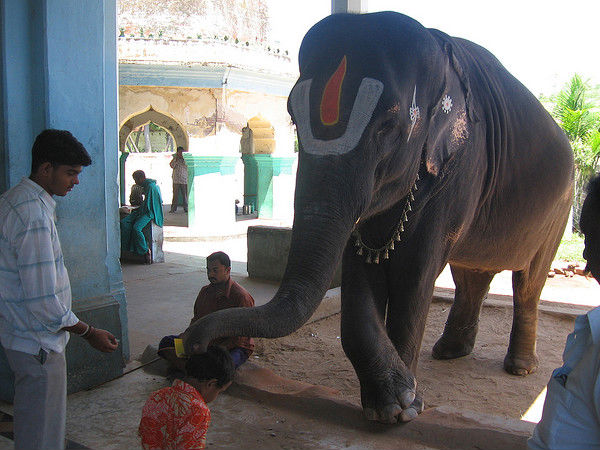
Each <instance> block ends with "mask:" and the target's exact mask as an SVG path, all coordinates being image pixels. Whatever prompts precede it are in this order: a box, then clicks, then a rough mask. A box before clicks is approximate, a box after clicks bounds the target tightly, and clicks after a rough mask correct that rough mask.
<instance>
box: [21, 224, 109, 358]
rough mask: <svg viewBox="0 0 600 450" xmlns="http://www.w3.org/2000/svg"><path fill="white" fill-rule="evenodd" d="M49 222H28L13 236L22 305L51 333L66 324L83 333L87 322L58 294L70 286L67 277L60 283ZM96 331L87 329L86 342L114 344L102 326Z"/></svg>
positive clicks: (101, 345) (96, 344)
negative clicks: (21, 291) (21, 290)
mask: <svg viewBox="0 0 600 450" xmlns="http://www.w3.org/2000/svg"><path fill="white" fill-rule="evenodd" d="M52 226H53V224H52V223H50V222H49V221H44V220H39V221H35V222H32V223H30V224H28V226H27V229H26V230H24V232H21V233H19V237H18V238H17V239H16V240H15V244H16V249H17V267H18V270H19V278H20V280H21V286H22V287H23V306H24V307H25V308H26V309H27V311H28V312H29V313H31V314H32V315H33V316H34V317H35V318H36V319H37V320H38V321H39V322H40V323H41V324H42V325H43V326H44V327H45V328H46V329H47V330H48V331H49V332H51V333H57V332H59V331H60V330H62V329H66V330H68V329H69V328H71V329H75V330H77V331H80V332H81V333H83V332H84V331H85V329H86V328H87V325H86V324H84V323H83V322H80V321H79V319H78V318H77V316H76V315H75V314H74V313H73V311H71V309H69V308H67V307H66V306H65V305H64V304H63V303H62V301H61V300H60V298H59V297H58V294H60V293H61V292H63V291H64V290H65V289H71V286H70V284H69V282H68V278H67V279H66V280H64V281H63V282H62V283H61V280H60V278H61V274H58V273H57V271H56V262H55V260H56V258H57V256H56V255H55V254H54V248H55V246H56V245H58V244H57V243H53V236H52ZM55 239H56V238H55ZM59 257H62V255H59ZM97 331H98V333H90V334H91V337H90V338H89V342H90V345H92V346H94V347H95V348H98V347H100V348H101V349H102V351H113V350H114V349H115V348H117V345H118V344H117V342H116V339H115V337H114V336H113V335H112V334H110V333H108V332H107V331H104V330H97ZM81 333H80V334H81ZM111 338H112V339H111ZM100 348H99V349H100Z"/></svg>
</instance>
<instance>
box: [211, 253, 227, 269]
mask: <svg viewBox="0 0 600 450" xmlns="http://www.w3.org/2000/svg"><path fill="white" fill-rule="evenodd" d="M214 260H217V261H219V262H220V263H221V264H223V265H224V266H225V267H231V259H229V256H228V255H227V253H225V252H214V253H211V254H210V255H208V256H207V257H206V262H207V263H209V262H210V261H214Z"/></svg>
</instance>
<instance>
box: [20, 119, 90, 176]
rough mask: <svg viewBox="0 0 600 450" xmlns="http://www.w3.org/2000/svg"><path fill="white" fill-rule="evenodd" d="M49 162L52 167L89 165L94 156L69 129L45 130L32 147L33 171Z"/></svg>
mask: <svg viewBox="0 0 600 450" xmlns="http://www.w3.org/2000/svg"><path fill="white" fill-rule="evenodd" d="M45 162H49V163H50V164H52V167H56V166H60V165H67V166H89V165H90V164H91V163H92V158H91V157H90V155H89V154H88V152H87V150H86V149H85V147H84V146H83V144H82V143H81V142H79V141H78V140H77V139H76V138H75V136H73V135H72V134H71V133H70V132H69V131H67V130H54V129H49V130H44V131H42V132H41V133H40V134H38V136H37V137H36V138H35V142H34V143H33V147H31V173H32V174H33V173H35V172H36V171H37V169H38V168H39V167H40V166H41V165H42V164H44V163H45Z"/></svg>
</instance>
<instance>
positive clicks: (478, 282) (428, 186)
mask: <svg viewBox="0 0 600 450" xmlns="http://www.w3.org/2000/svg"><path fill="white" fill-rule="evenodd" d="M299 67H300V76H299V79H298V81H297V82H296V84H295V85H294V87H293V89H292V91H291V92H290V95H289V99H288V111H289V113H290V115H291V117H292V119H293V121H294V123H295V125H296V127H297V133H298V139H299V155H298V169H297V179H296V188H295V189H296V190H295V197H294V221H293V229H292V241H291V247H290V252H289V256H288V262H287V266H286V270H285V273H284V276H283V279H282V281H281V285H280V287H279V289H278V291H277V293H276V294H275V296H274V297H273V299H272V300H271V301H269V302H268V303H267V304H265V305H263V306H259V307H255V308H235V309H229V310H221V311H218V312H216V313H214V314H211V315H209V316H207V317H205V318H203V319H201V320H199V321H198V322H196V323H195V324H194V325H192V326H191V327H190V328H189V329H188V330H187V331H186V333H185V338H184V342H185V346H186V349H187V351H188V352H194V351H196V352H197V351H203V350H204V349H205V348H206V346H207V344H208V343H209V342H210V341H211V340H212V339H214V338H216V337H220V336H234V335H240V336H254V337H265V338H276V337H281V336H285V335H288V334H290V333H292V332H294V331H295V330H297V329H298V328H299V327H301V326H302V325H303V324H304V323H305V322H306V321H307V320H308V319H309V318H310V316H311V315H312V313H313V312H314V311H315V309H316V308H317V306H318V305H319V303H320V301H321V299H322V298H323V296H324V293H325V292H326V290H327V289H328V287H329V285H330V284H329V283H330V281H331V279H332V276H333V274H334V271H335V269H336V267H337V265H338V263H339V261H340V260H341V264H342V285H341V338H342V347H343V349H344V352H345V354H346V355H347V357H348V358H349V360H350V362H351V363H352V365H353V367H354V369H355V371H356V375H357V377H358V380H359V382H360V390H361V403H362V408H363V414H364V416H365V417H366V419H368V420H371V421H379V422H383V423H396V422H406V421H410V420H413V419H415V418H416V417H417V416H418V414H419V413H420V412H421V411H422V410H423V404H424V402H423V398H422V395H421V394H420V393H419V392H418V391H417V382H416V378H415V374H416V369H417V362H418V355H419V351H420V346H421V341H422V337H423V333H424V328H425V321H426V317H427V313H428V310H429V306H430V303H431V299H432V296H433V289H434V283H435V280H436V278H437V277H438V275H439V274H440V273H441V271H442V270H443V269H444V267H445V266H446V264H449V265H450V268H451V272H452V276H453V279H454V282H455V285H456V289H455V297H454V302H453V304H452V307H451V310H450V312H449V315H448V319H447V322H446V324H445V328H444V331H443V334H442V336H441V337H440V338H439V340H438V341H437V342H436V344H435V345H434V347H433V357H434V358H438V359H449V358H457V357H460V356H464V355H467V354H469V353H470V352H471V351H472V349H473V347H474V343H475V337H476V334H477V330H478V320H479V314H480V311H481V307H482V303H483V300H484V299H485V297H486V296H487V293H488V290H489V285H490V282H491V280H492V278H493V277H494V275H495V274H497V273H499V272H501V271H503V270H510V271H512V272H513V275H512V277H513V305H514V308H513V311H514V313H513V323H512V330H511V333H510V342H509V346H508V350H507V353H506V357H505V359H504V369H505V370H506V371H507V372H509V373H511V374H515V375H521V376H523V375H527V374H529V373H531V372H533V371H534V370H535V369H536V367H537V363H538V358H537V355H536V348H535V347H536V328H537V305H538V303H539V297H540V293H541V291H542V288H543V286H544V283H545V280H546V278H547V274H548V271H549V269H550V266H551V262H552V260H553V258H554V256H555V254H556V251H557V248H558V245H559V243H560V240H561V238H562V234H563V231H564V229H565V226H566V223H567V221H568V217H569V210H570V205H571V202H572V197H573V153H572V150H571V148H570V145H569V142H568V140H567V138H566V136H565V134H564V133H563V131H562V130H561V129H560V127H559V126H558V125H557V124H556V122H555V121H554V120H553V119H552V117H551V116H550V114H548V113H547V112H546V110H545V109H544V107H543V106H542V105H541V104H540V102H539V101H538V100H537V99H536V98H535V97H534V96H533V95H532V94H531V93H530V92H529V91H528V90H527V89H526V88H525V87H524V86H523V85H522V84H521V83H520V82H519V81H517V80H516V79H515V78H514V77H513V76H512V75H511V74H510V73H509V72H508V71H507V70H506V69H505V68H504V67H503V66H502V65H501V64H500V62H499V61H498V60H497V59H496V58H495V57H494V56H493V55H492V54H491V53H490V52H488V51H487V50H486V49H484V48H483V47H481V46H479V45H477V44H474V43H472V42H470V41H468V40H465V39H461V38H455V37H451V36H449V35H447V34H445V33H443V32H441V31H439V30H436V29H428V28H425V27H423V26H422V25H421V24H420V23H419V22H417V21H415V20H413V19H411V18H410V17H407V16H405V15H403V14H400V13H394V12H380V13H371V14H360V15H359V14H334V15H331V16H329V17H327V18H325V19H323V20H322V21H320V22H318V23H317V24H316V25H314V26H313V27H312V28H311V29H310V30H309V31H308V33H307V34H306V35H305V37H304V39H303V41H302V44H301V47H300V52H299Z"/></svg>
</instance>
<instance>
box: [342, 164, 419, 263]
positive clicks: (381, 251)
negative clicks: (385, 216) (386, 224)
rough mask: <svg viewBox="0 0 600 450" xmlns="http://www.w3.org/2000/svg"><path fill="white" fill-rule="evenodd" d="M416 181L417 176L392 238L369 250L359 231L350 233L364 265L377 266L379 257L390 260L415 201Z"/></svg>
mask: <svg viewBox="0 0 600 450" xmlns="http://www.w3.org/2000/svg"><path fill="white" fill-rule="evenodd" d="M417 181H419V174H417V179H416V180H415V183H414V184H413V186H412V187H411V188H410V190H409V191H408V195H407V196H406V202H405V203H404V208H403V210H402V215H401V216H400V222H399V223H398V225H396V227H395V228H394V232H393V233H392V237H391V238H390V239H389V240H388V241H387V242H386V243H385V244H384V245H383V246H382V247H379V248H371V247H369V246H368V245H366V244H365V243H364V241H363V240H362V237H361V235H360V231H358V230H356V229H355V230H354V231H353V232H352V237H353V238H354V246H355V247H358V250H356V254H357V255H359V256H362V255H364V254H365V253H366V259H365V260H366V263H367V264H371V263H373V264H379V257H380V256H383V259H384V260H385V259H390V255H389V252H390V250H394V243H395V242H400V241H401V240H402V233H403V232H404V224H405V223H406V222H408V212H409V211H412V207H411V204H410V202H412V201H414V200H415V196H414V192H415V191H417V190H418V188H417Z"/></svg>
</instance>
